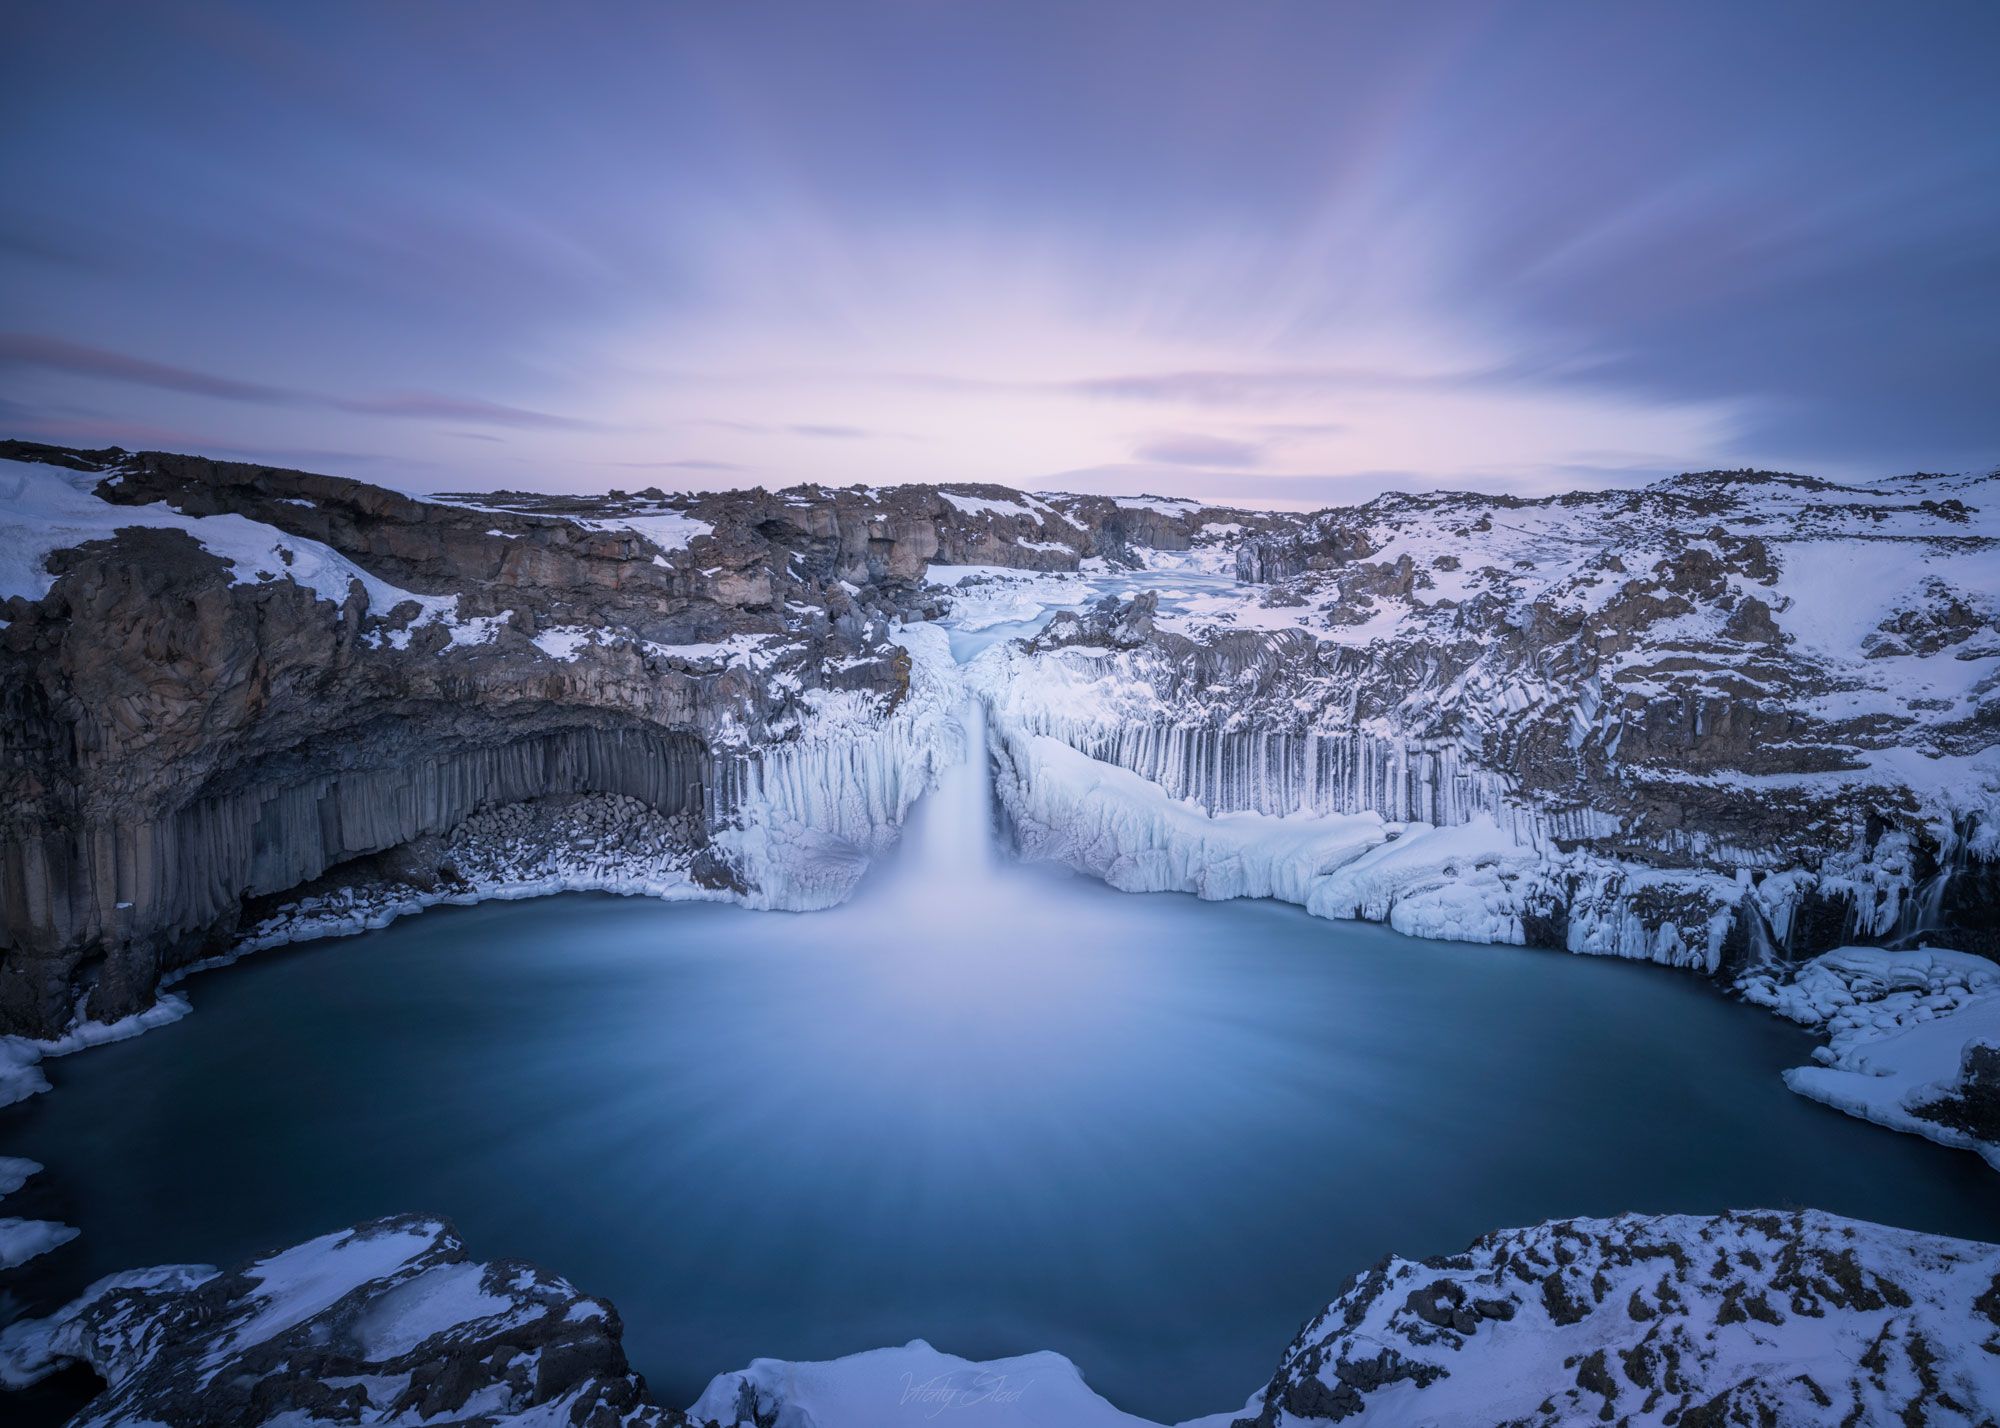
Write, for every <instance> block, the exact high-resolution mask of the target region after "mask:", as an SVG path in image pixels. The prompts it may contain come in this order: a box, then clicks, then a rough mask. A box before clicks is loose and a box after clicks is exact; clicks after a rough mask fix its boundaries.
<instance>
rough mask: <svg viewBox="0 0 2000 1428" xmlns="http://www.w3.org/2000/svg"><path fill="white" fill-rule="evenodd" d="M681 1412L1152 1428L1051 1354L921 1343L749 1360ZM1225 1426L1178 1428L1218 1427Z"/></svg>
mask: <svg viewBox="0 0 2000 1428" xmlns="http://www.w3.org/2000/svg"><path fill="white" fill-rule="evenodd" d="M688 1413H689V1416H690V1417H691V1418H693V1419H695V1420H696V1421H697V1422H707V1421H709V1420H711V1419H712V1420H714V1421H716V1422H718V1423H724V1424H732V1425H735V1424H742V1423H747V1422H748V1421H749V1420H750V1419H751V1418H752V1417H755V1418H756V1420H757V1421H758V1422H763V1423H772V1424H774V1425H775V1428H899V1425H909V1428H931V1425H936V1424H939V1423H951V1424H964V1425H965V1428H1158V1425H1156V1424H1154V1423H1153V1422H1152V1421H1151V1420H1150V1419H1143V1418H1135V1417H1133V1416H1132V1415H1131V1414H1129V1413H1123V1412H1120V1411H1119V1410H1118V1409H1116V1408H1114V1407H1112V1406H1111V1404H1109V1403H1107V1402H1106V1401H1105V1400H1104V1399H1103V1398H1100V1397H1099V1396H1098V1395H1097V1394H1096V1393H1094V1392H1092V1391H1091V1388H1090V1386H1089V1385H1088V1384H1086V1383H1085V1382H1084V1380H1083V1375H1082V1373H1080V1372H1079V1371H1078V1370H1077V1367H1076V1365H1075V1364H1073V1363H1071V1362H1070V1361H1069V1360H1068V1359H1066V1358H1064V1357H1063V1356H1062V1355H1061V1354H1056V1353H1049V1352H1046V1351H1045V1352H1042V1353H1034V1354H1023V1355H1021V1356H1019V1357H1017V1358H1008V1359H992V1360H987V1361H985V1362H975V1361H973V1360H971V1359H962V1358H960V1357H958V1356H957V1355H956V1354H947V1353H941V1352H940V1351H938V1350H937V1349H934V1348H932V1347H931V1346H930V1345H929V1344H927V1343H925V1342H924V1341H923V1340H922V1339H913V1340H911V1341H910V1342H909V1343H907V1344H905V1345H903V1346H902V1347H901V1348H899V1349H872V1350H869V1351H868V1352H866V1353H859V1354H850V1355H848V1356H847V1357H846V1358H840V1359H831V1360H827V1361H823V1362H818V1363H791V1362H786V1361H784V1360H780V1359H757V1360H755V1361H754V1362H752V1363H751V1365H750V1367H749V1368H747V1369H741V1370H738V1371H736V1372H734V1373H725V1374H720V1375H718V1376H717V1377H716V1378H715V1379H714V1380H713V1381H712V1382H711V1383H710V1384H709V1385H708V1388H707V1389H706V1390H705V1391H704V1392H703V1393H702V1395H701V1397H700V1398H698V1399H696V1400H695V1402H694V1404H693V1406H692V1407H691V1408H690V1409H689V1410H688ZM767 1415H768V1416H767ZM1231 1417H1233V1415H1231V1414H1217V1415H1215V1416H1214V1417H1212V1418H1207V1419H1201V1420H1196V1421H1195V1422H1192V1423H1189V1424H1187V1425H1184V1428H1226V1425H1227V1424H1228V1422H1229V1420H1230V1419H1231Z"/></svg>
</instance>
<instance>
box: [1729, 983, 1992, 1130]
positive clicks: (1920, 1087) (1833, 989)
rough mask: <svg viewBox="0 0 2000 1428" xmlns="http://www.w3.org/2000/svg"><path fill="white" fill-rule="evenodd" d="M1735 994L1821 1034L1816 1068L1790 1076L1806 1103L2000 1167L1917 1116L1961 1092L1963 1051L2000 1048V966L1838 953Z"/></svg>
mask: <svg viewBox="0 0 2000 1428" xmlns="http://www.w3.org/2000/svg"><path fill="white" fill-rule="evenodd" d="M1738 989H1739V990H1740V991H1741V992H1742V993H1743V996H1744V998H1745V999H1746V1000H1748V1001H1751V1002H1755V1003H1757V1004H1758V1005H1759V1006H1767V1007H1770V1008H1771V1009H1772V1010H1773V1011H1775V1012H1777V1013H1778V1014H1779V1015H1780V1016H1784V1017H1788V1018H1790V1019H1791V1020H1793V1021H1796V1022H1799V1023H1800V1024H1801V1025H1805V1026H1811V1027H1820V1028H1824V1030H1825V1031H1826V1033H1827V1037H1828V1040H1827V1044H1826V1045H1825V1046H1821V1047H1818V1048H1816V1049H1815V1050H1814V1052H1813V1060H1814V1061H1816V1062H1818V1063H1819V1064H1818V1065H1816V1066H1801V1067H1798V1068H1796V1069H1794V1070H1791V1071H1787V1072H1786V1073H1785V1084H1786V1085H1787V1086H1789V1087H1791V1088H1792V1090H1794V1091H1796V1092H1798V1093H1799V1094H1800V1095H1802V1096H1807V1097H1810V1098H1811V1099H1812V1100H1815V1101H1820V1102H1823V1103H1824V1104H1826V1105H1829V1106H1833V1107H1835V1108H1837V1109H1839V1110H1843V1111H1846V1112H1847V1113H1848V1114H1849V1115H1852V1116H1859V1117H1861V1118H1862V1119H1863V1120H1868V1121H1873V1122H1875V1123H1876V1124H1877V1125H1883V1126H1888V1127H1890V1128H1891V1129H1893V1130H1900V1131H1908V1132H1910V1133H1912V1134H1915V1135H1921V1136H1924V1137H1926V1138H1928V1139H1930V1140H1935V1141H1938V1142H1940V1143H1941V1144H1944V1145H1952V1146H1959V1147H1962V1148H1964V1149H1967V1150H1972V1151H1975V1152H1977V1153H1978V1154H1980V1155H1981V1156H1983V1157H1984V1158H1985V1159H1986V1161H1987V1163H1988V1164H1990V1165H1992V1166H1993V1167H1994V1168H1995V1169H2000V1145H1996V1144H1994V1143H1992V1142H1990V1141H1980V1140H1977V1139H1975V1138H1974V1137H1973V1136H1971V1135H1969V1134H1968V1133H1966V1132H1965V1131H1964V1130H1961V1129H1959V1128H1957V1127H1956V1126H1953V1125H1950V1124H1947V1123H1945V1122H1943V1121H1939V1120H1935V1119H1932V1118H1931V1117H1929V1116H1926V1115H1921V1114H1918V1112H1919V1110H1920V1109H1922V1108H1924V1107H1926V1106H1929V1105H1932V1104H1934V1103H1936V1102H1938V1101H1941V1100H1946V1099H1949V1098H1950V1097H1951V1096H1952V1095H1953V1094H1954V1092H1955V1091H1956V1090H1957V1089H1958V1086H1959V1072H1960V1067H1961V1065H1962V1063H1963V1059H1964V1055H1965V1050H1966V1047H1967V1046H1968V1045H1969V1044H1971V1043H1973V1042H1979V1041H1996V1042H2000V966H1996V965H1995V964H1994V963H1992V962H1989V961H1987V960H1986V959H1985V958H1984V957H1975V956H1972V955H1971V954H1969V953H1965V952H1955V951H1950V950H1947V949H1943V948H1929V947H1927V948H1920V949H1918V950H1916V951H1907V952H1893V951H1890V950H1888V949H1886V948H1881V947H1842V948H1838V949H1836V950H1835V951H1832V952H1828V953H1825V954H1824V955H1822V956H1819V957H1815V958H1813V959H1812V960H1811V961H1810V962H1807V963H1806V964H1805V965H1804V966H1802V967H1800V968H1798V970H1797V971H1796V972H1795V973H1794V974H1793V976H1792V977H1791V978H1790V980H1781V979H1780V978H1779V977H1778V976H1777V975H1776V974H1772V973H1762V974H1758V975H1756V976H1752V977H1749V978H1746V979H1744V980H1743V981H1742V982H1741V983H1739V984H1738Z"/></svg>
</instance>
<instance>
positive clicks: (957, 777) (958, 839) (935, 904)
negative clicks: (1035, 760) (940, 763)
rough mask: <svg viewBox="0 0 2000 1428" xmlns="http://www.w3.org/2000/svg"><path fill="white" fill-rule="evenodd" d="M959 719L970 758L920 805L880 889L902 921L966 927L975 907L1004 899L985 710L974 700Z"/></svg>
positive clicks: (886, 904) (878, 892) (955, 766)
mask: <svg viewBox="0 0 2000 1428" xmlns="http://www.w3.org/2000/svg"><path fill="white" fill-rule="evenodd" d="M954 717H955V718H956V720H957V722H958V725H959V727H960V728H961V729H962V730H964V733H965V738H964V745H963V747H964V754H963V756H962V757H961V758H960V759H959V760H958V762H957V763H955V764H953V765H952V766H951V767H950V768H948V769H946V770H945V771H944V775H943V777H942V778H940V779H939V780H938V783H937V787H936V788H934V789H932V790H931V791H930V792H929V793H927V794H925V795H924V796H923V797H922V798H921V799H919V800H918V801H917V804H916V806H915V807H914V808H913V809H912V810H911V812H910V817H909V820H908V822H906V823H905V824H904V825H903V838H902V845H901V847H899V848H898V849H897V852H896V856H895V858H894V860H893V861H892V862H890V863H889V864H887V865H886V866H885V867H884V868H883V870H882V874H883V875H882V877H881V879H880V881H879V882H878V883H877V886H876V893H875V896H876V897H877V898H878V899H880V902H879V904H878V905H880V906H884V907H887V908H892V909H894V910H895V913H896V915H897V916H898V917H899V918H904V919H914V920H917V921H920V922H921V921H927V920H942V921H946V922H962V921H963V920H964V918H965V915H966V911H967V908H968V906H971V905H974V904H979V903H984V902H987V901H989V900H991V899H992V898H995V897H1002V896H1004V893H1003V892H1002V891H1001V890H1000V888H999V886H998V884H999V875H1000V859H999V858H998V856H997V855H996V854H995V852H994V846H993V787H992V779H993V771H992V765H991V763H990V761H989V759H988V756H987V750H986V705H985V704H984V703H983V702H982V701H980V700H978V699H968V700H967V701H966V702H965V704H964V705H962V706H961V707H960V708H959V710H958V712H957V714H956V715H955V716H954Z"/></svg>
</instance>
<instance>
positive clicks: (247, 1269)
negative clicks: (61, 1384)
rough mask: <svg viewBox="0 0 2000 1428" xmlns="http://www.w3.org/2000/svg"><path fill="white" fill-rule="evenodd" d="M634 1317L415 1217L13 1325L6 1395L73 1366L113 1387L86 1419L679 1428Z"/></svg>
mask: <svg viewBox="0 0 2000 1428" xmlns="http://www.w3.org/2000/svg"><path fill="white" fill-rule="evenodd" d="M619 1334H620V1324H619V1320H618V1312H617V1311H616V1310H615V1309H613V1308H612V1307H611V1305H610V1304H608V1303H606V1302H605V1301H604V1300H602V1299H593V1298H590V1297H589V1296H587V1295H584V1294H581V1293H579V1292H578V1291H577V1290H575V1289H574V1288H572V1287H571V1286H570V1285H569V1284H568V1283H566V1282H565V1281H563V1280H561V1279H558V1278H556V1277H555V1276H553V1275H551V1274H548V1273H546V1272H545V1271H543V1270H540V1269H538V1268H536V1267H535V1266H534V1265H531V1264H524V1263H521V1262H518V1261H507V1260H502V1261H495V1262H491V1263H481V1262H479V1261H476V1260H473V1259H472V1258H470V1257H469V1256H468V1255H467V1253H466V1249H465V1246H464V1244H463V1243H462V1242H461V1241H460V1240H459V1238H458V1235H457V1234H456V1233H455V1232H454V1231H453V1230H452V1228H451V1226H449V1225H448V1224H446V1223H444V1222H443V1221H441V1220H434V1219H428V1218H425V1217H423V1216H418V1215H403V1216H397V1217H393V1218H390V1219H385V1220H375V1221H372V1222H370V1223H368V1224H364V1225H358V1226H356V1227H355V1228H353V1229H351V1230H343V1231H340V1232H339V1233H336V1234H331V1235H324V1236H322V1237H320V1238H319V1239H316V1240H309V1241H307V1242H306V1243H305V1244H302V1245H297V1246H294V1247H293V1248H291V1249H288V1250H285V1251H283V1252H281V1253H278V1254H273V1255H269V1256H267V1257H265V1258H263V1259H259V1260H254V1261H252V1262H251V1263H249V1264H245V1265H242V1266H240V1267H238V1268H236V1269H233V1270H230V1271H229V1272H227V1273H218V1272H216V1271H215V1270H214V1269H211V1268H209V1267H207V1266H205V1265H169V1266H166V1267H163V1268H159V1269H150V1270H139V1271H135V1272H132V1273H126V1274H115V1275H112V1276H110V1277H109V1278H107V1279H104V1280H101V1281H99V1282H98V1283H97V1284H95V1285H92V1286H91V1288H90V1289H88V1290H86V1291H85V1292H84V1294H83V1295H82V1296H81V1297H80V1298H78V1299H77V1300H75V1301H74V1302H73V1303H71V1304H69V1305H67V1306H66V1307H64V1308H63V1309H61V1310H59V1311H58V1312H57V1313H55V1314H54V1315H52V1316H50V1317H48V1318H46V1319H35V1320H17V1321H16V1322H15V1323H12V1324H10V1325H8V1326H7V1327H6V1328H5V1329H4V1330H0V1384H5V1385H6V1386H8V1387H13V1388H19V1387H24V1386H26V1385H28V1384H32V1383H34V1382H36V1381H37V1380H39V1379H40V1378H42V1377H44V1376H46V1375H47V1374H50V1373H53V1372H55V1371H56V1370H57V1369H59V1368H61V1367H63V1366H64V1365H66V1364H69V1363H81V1364H84V1365H86V1366H88V1367H89V1368H90V1370H91V1371H92V1372H93V1373H95V1374H96V1375H97V1376H98V1377H99V1378H101V1379H103V1380H104V1383H105V1388H104V1391H103V1392H102V1393H101V1394H99V1395H98V1396H97V1397H96V1398H95V1399H93V1400H92V1401H91V1403H90V1405H89V1406H88V1407H87V1408H85V1409H84V1410H83V1412H82V1413H80V1414H79V1415H78V1416H77V1417H76V1418H75V1419H73V1420H72V1423H73V1424H74V1425H75V1428H88V1425H94V1424H105V1425H109V1424H114V1423H136V1422H144V1423H157V1424H163V1425H166V1428H210V1426H211V1425H214V1424H221V1423H229V1424H237V1425H241V1426H242V1428H254V1425H259V1424H271V1425H274V1426H275V1425H277V1424H281V1423H285V1424H289V1423H301V1422H313V1423H327V1424H339V1423H351V1424H360V1423H379V1422H395V1423H407V1424H413V1425H414V1424H432V1423H434V1424H440V1425H443V1424H464V1423H475V1422H476V1423H481V1424H485V1425H490V1428H502V1425H506V1424H520V1425H523V1428H525V1425H528V1424H531V1423H532V1424H551V1425H553V1424H564V1425H574V1428H675V1425H684V1424H686V1423H687V1422H688V1420H687V1419H686V1418H685V1417H684V1416H683V1415H681V1414H679V1413H674V1412H670V1411H668V1410H666V1409H662V1408H659V1407H657V1406H655V1405H654V1404H653V1403H651V1402H650V1401H649V1400H648V1398H647V1396H646V1387H645V1383H644V1381H643V1380H642V1379H640V1378H639V1376H638V1375H636V1374H634V1373H633V1372H632V1370H631V1368H630V1366H629V1365H627V1363H626V1361H625V1353H624V1349H623V1348H622V1346H621V1345H620V1343H619Z"/></svg>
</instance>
